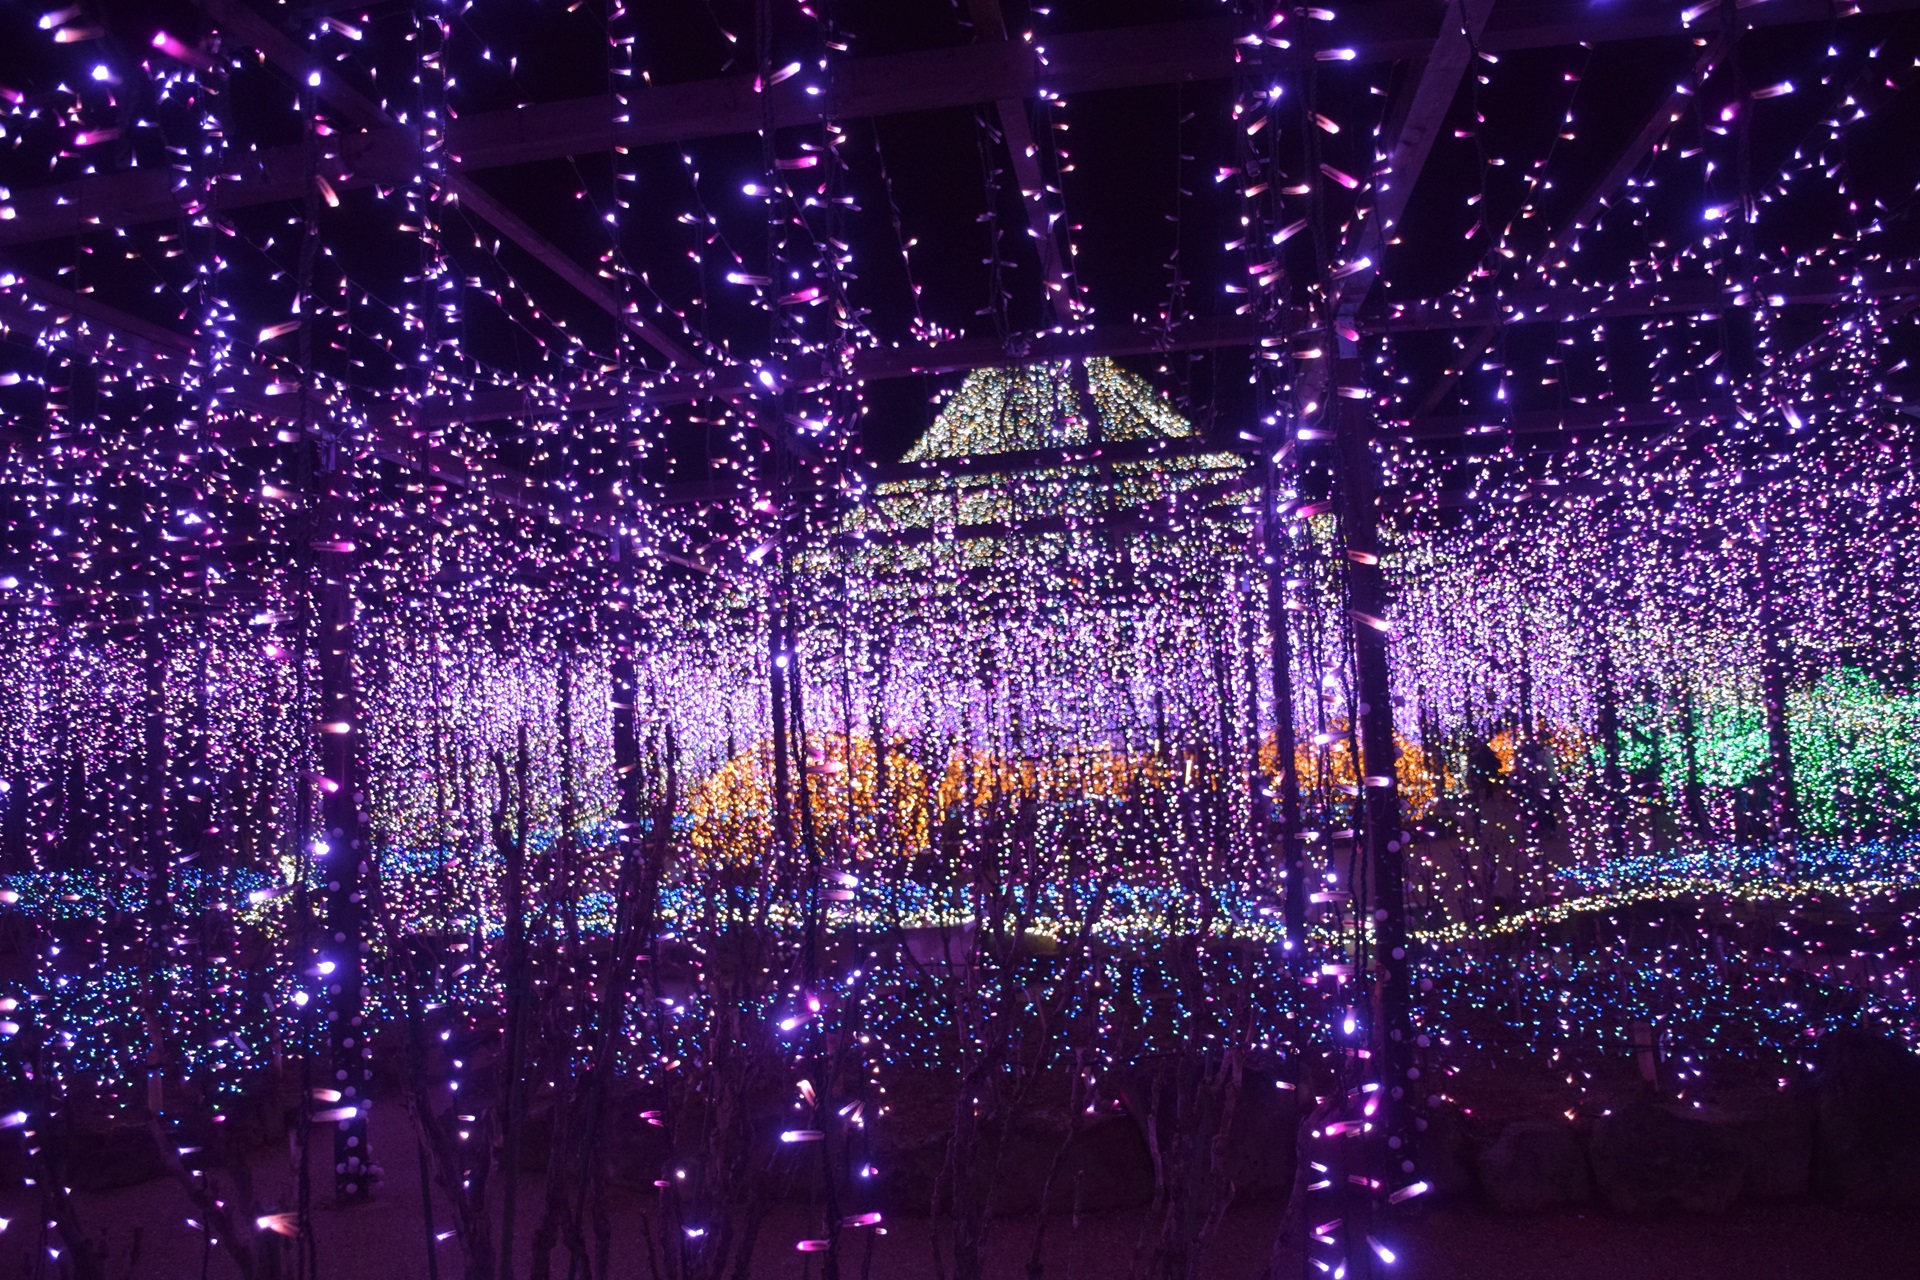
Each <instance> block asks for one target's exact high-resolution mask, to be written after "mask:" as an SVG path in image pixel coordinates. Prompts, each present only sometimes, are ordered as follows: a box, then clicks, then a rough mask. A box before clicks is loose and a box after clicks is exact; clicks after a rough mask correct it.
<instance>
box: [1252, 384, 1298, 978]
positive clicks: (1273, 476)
mask: <svg viewBox="0 0 1920 1280" xmlns="http://www.w3.org/2000/svg"><path fill="white" fill-rule="evenodd" d="M1275 421H1276V423H1277V422H1278V418H1276V419H1275ZM1267 443H1268V446H1269V447H1268V448H1267V449H1266V450H1265V454H1266V456H1265V458H1264V459H1263V465H1262V472H1261V481H1262V483H1261V492H1260V502H1261V514H1260V530H1261V539H1260V541H1261V558H1262V559H1263V560H1264V561H1265V562H1266V565H1265V568H1266V571H1267V631H1268V632H1269V633H1270V634H1271V636H1272V637H1273V652H1272V655H1271V657H1272V664H1273V750H1274V763H1275V766H1276V771H1277V783H1278V787H1279V792H1278V794H1277V795H1275V796H1274V797H1273V807H1272V809H1271V814H1272V819H1273V821H1272V830H1273V839H1274V841H1275V842H1276V843H1277V844H1278V845H1279V846H1280V865H1281V870H1282V875H1283V876H1284V877H1285V881H1286V883H1285V885H1284V890H1283V891H1284V895H1285V896H1284V898H1283V905H1282V911H1283V913H1284V920H1285V925H1286V934H1287V945H1288V947H1290V948H1291V949H1292V952H1293V958H1294V959H1295V960H1297V961H1304V960H1305V958H1306V945H1305V944H1306V938H1307V894H1308V892H1309V890H1308V887H1307V876H1306V858H1305V856H1304V855H1305V852H1306V843H1305V841H1304V840H1303V839H1302V838H1301V836H1302V832H1301V830H1300V774H1299V770H1298V769H1297V768H1296V767H1295V764H1296V757H1297V754H1298V745H1299V744H1298V743H1297V742H1295V740H1294V705H1293V634H1292V631H1291V630H1290V629H1289V624H1288V621H1287V598H1286V592H1287V577H1286V565H1287V564H1288V563H1290V557H1289V554H1288V548H1287V537H1286V521H1285V520H1283V519H1281V517H1280V512H1279V505H1280V465H1279V464H1278V463H1277V462H1275V461H1274V457H1275V455H1276V454H1277V453H1278V452H1279V445H1280V429H1279V427H1278V426H1277V425H1276V426H1275V427H1274V428H1273V429H1271V430H1270V431H1268V432H1267Z"/></svg>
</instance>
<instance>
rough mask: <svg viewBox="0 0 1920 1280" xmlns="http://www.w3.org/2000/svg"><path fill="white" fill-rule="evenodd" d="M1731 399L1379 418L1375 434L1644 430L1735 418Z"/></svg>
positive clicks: (1490, 436)
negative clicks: (1405, 419)
mask: <svg viewBox="0 0 1920 1280" xmlns="http://www.w3.org/2000/svg"><path fill="white" fill-rule="evenodd" d="M1739 412H1740V411H1739V409H1738V407H1737V406H1736V405H1735V404H1734V402H1733V401H1732V400H1731V399H1716V400H1665V401H1649V402H1637V403H1620V404H1592V405H1575V406H1573V407H1572V408H1569V409H1550V410H1522V411H1520V412H1518V413H1514V414H1511V415H1509V416H1507V417H1505V418H1502V417H1500V416H1499V415H1497V414H1471V413H1461V414H1449V415H1446V416H1444V417H1436V418H1416V419H1414V420H1413V421H1411V422H1383V423H1381V424H1380V425H1379V426H1378V428H1377V429H1376V432H1375V434H1377V435H1382V436H1392V437H1396V438H1398V439H1403V440H1486V441H1487V442H1489V443H1498V442H1499V441H1501V440H1503V439H1506V438H1508V437H1512V436H1540V435H1559V434H1563V433H1566V434H1580V433H1589V432H1590V433H1594V434H1604V433H1606V432H1612V431H1644V430H1651V429H1655V428H1660V427H1694V426H1705V425H1708V424H1710V423H1714V422H1726V421H1730V420H1731V419H1733V418H1735V417H1738V416H1739Z"/></svg>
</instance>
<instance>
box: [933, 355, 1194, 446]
mask: <svg viewBox="0 0 1920 1280" xmlns="http://www.w3.org/2000/svg"><path fill="white" fill-rule="evenodd" d="M1195 434H1196V433H1195V431H1194V428H1193V424H1192V423H1191V422H1189V421H1188V420H1187V419H1185V418H1183V417H1182V416H1180V414H1178V413H1177V412H1175V411H1174V409H1173V407H1172V406H1171V405H1169V404H1167V403H1166V402H1165V401H1164V399H1162V398H1161V397H1158V396H1156V395H1155V394H1154V392H1153V388H1152V387H1151V386H1149V385H1148V383H1147V381H1146V379H1144V378H1141V377H1137V376H1136V375H1134V374H1131V373H1128V372H1127V371H1126V370H1124V369H1122V368H1120V366H1119V365H1117V364H1115V363H1114V362H1113V361H1112V360H1109V359H1107V358H1105V357H1102V356H1094V357H1091V358H1088V359H1085V360H1050V361H1044V362H1042V363H1039V364H1030V365H1027V366H1025V367H1023V368H1013V369H976V370H974V371H973V372H972V373H971V374H969V375H967V378H966V381H964V382H963V383H961V384H960V387H959V389H958V390H956V391H955V392H954V393H953V394H952V395H951V396H949V397H948V399H947V402H946V405H945V406H944V407H943V408H942V410H941V412H940V416H939V417H938V418H936V419H934V422H933V425H932V426H931V427H929V428H928V429H927V433H926V434H925V435H923V436H921V437H920V439H919V440H918V441H917V442H916V443H915V444H914V446H913V448H912V449H910V450H908V451H907V454H906V456H905V457H904V458H902V459H901V461H902V462H925V461H931V460H934V459H939V458H957V457H969V456H975V455H980V454H999V453H1015V452H1019V451H1023V450H1029V449H1062V448H1073V447H1076V446H1082V445H1087V446H1098V445H1100V444H1104V443H1119V442H1121V441H1125V440H1175V439H1190V438H1192V437H1193V436H1194V435H1195Z"/></svg>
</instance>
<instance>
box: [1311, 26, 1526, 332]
mask: <svg viewBox="0 0 1920 1280" xmlns="http://www.w3.org/2000/svg"><path fill="white" fill-rule="evenodd" d="M1492 13H1493V0H1448V3H1447V8H1446V12H1445V14H1444V15H1442V17H1441V19H1440V32H1439V34H1438V35H1437V36H1435V37H1434V41H1433V48H1432V50H1431V52H1429V53H1428V55H1427V58H1426V61H1425V62H1423V63H1422V64H1421V66H1420V71H1419V74H1418V76H1417V77H1416V78H1415V80H1414V82H1413V85H1412V87H1411V88H1410V89H1409V90H1408V92H1407V93H1406V94H1404V95H1403V96H1402V97H1401V98H1400V99H1399V101H1398V102H1397V103H1396V104H1395V109H1394V111H1393V112H1392V115H1391V116H1390V118H1389V122H1388V125H1387V128H1386V129H1385V130H1384V131H1383V140H1384V141H1385V143H1386V146H1387V161H1386V163H1385V165H1383V166H1379V167H1377V168H1375V170H1374V177H1373V184H1372V194H1373V206H1372V208H1371V209H1369V210H1367V211H1365V216H1363V217H1362V218H1361V219H1360V220H1359V221H1358V223H1357V224H1356V229H1355V231H1354V232H1353V233H1352V234H1351V235H1350V237H1349V239H1348V241H1347V243H1346V244H1344V245H1342V246H1341V251H1340V254H1339V261H1338V263H1337V264H1336V269H1339V270H1343V271H1345V272H1346V273H1347V274H1346V275H1345V276H1343V277H1342V278H1341V279H1339V280H1338V281H1336V282H1335V283H1334V284H1333V288H1332V296H1331V299H1330V302H1331V305H1330V306H1329V307H1328V310H1329V311H1330V312H1332V314H1333V316H1334V321H1335V325H1336V327H1337V328H1339V329H1342V330H1345V331H1347V332H1352V331H1353V329H1354V318H1355V316H1357V315H1358V314H1359V311H1360V304H1361V303H1363V302H1365V301H1366V297H1367V293H1368V291H1369V290H1371V289H1372V288H1373V282H1374V280H1375V279H1376V278H1377V277H1378V276H1379V274H1380V260H1381V258H1382V257H1383V256H1384V255H1385V253H1386V242H1387V239H1388V237H1389V236H1390V235H1391V234H1392V233H1393V230H1394V228H1395V227H1397V226H1399V224H1400V218H1401V216H1402V215H1403V214H1405V213H1406V211H1407V201H1408V200H1410V199H1412V198H1413V189H1414V187H1416V186H1417V185H1419V182H1420V172H1421V170H1423V169H1425V168H1426V166H1427V157H1428V156H1430V155H1432V154H1433V143H1434V140H1435V139H1436V138H1438V137H1439V136H1440V128H1441V125H1442V124H1444V123H1445V121H1446V118H1447V112H1448V110H1449V109H1450V108H1451V107H1452V106H1453V99H1454V95H1455V94H1457V93H1458V92H1459V91H1460V82H1461V81H1462V80H1464V79H1466V76H1467V69H1468V67H1469V66H1470V65H1471V64H1472V62H1473V55H1474V50H1475V49H1476V48H1478V47H1479V45H1480V41H1481V39H1482V37H1483V36H1484V34H1485V32H1486V29H1487V19H1488V18H1489V17H1490V16H1491V15H1492Z"/></svg>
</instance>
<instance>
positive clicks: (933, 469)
mask: <svg viewBox="0 0 1920 1280" xmlns="http://www.w3.org/2000/svg"><path fill="white" fill-rule="evenodd" d="M1242 447H1244V446H1239V447H1237V446H1235V445H1229V444H1222V443H1221V442H1220V441H1218V440H1210V439H1208V438H1207V437H1205V436H1197V435H1194V436H1172V437H1156V438H1154V439H1151V440H1117V441H1113V442H1111V443H1107V444H1097V445H1096V444H1086V445H1067V446H1064V447H1061V448H1055V449H1018V450H1009V451H1008V452H1005V453H969V454H962V455H961V456H959V457H953V458H927V459H925V460H923V461H919V462H892V463H881V464H879V465H877V466H874V467H871V468H869V469H868V471H867V472H866V475H867V477H868V479H869V480H870V481H871V482H872V483H874V484H899V483H903V482H906V481H913V480H948V479H952V478H953V477H955V476H996V475H1024V474H1029V473H1032V472H1039V471H1058V470H1060V469H1062V468H1065V467H1084V466H1094V465H1107V466H1111V465H1118V464H1126V463H1136V462H1156V461H1161V460H1165V461H1168V462H1173V461H1181V460H1185V459H1189V458H1197V457H1202V456H1204V455H1206V454H1211V453H1229V454H1230V453H1235V452H1237V451H1239V448H1242ZM1122 478H1124V477H1122Z"/></svg>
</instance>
